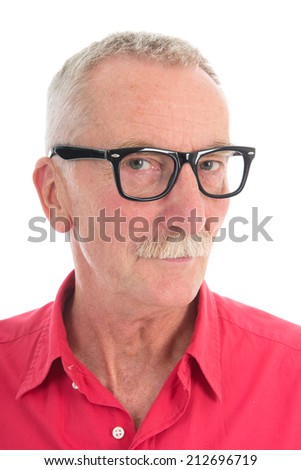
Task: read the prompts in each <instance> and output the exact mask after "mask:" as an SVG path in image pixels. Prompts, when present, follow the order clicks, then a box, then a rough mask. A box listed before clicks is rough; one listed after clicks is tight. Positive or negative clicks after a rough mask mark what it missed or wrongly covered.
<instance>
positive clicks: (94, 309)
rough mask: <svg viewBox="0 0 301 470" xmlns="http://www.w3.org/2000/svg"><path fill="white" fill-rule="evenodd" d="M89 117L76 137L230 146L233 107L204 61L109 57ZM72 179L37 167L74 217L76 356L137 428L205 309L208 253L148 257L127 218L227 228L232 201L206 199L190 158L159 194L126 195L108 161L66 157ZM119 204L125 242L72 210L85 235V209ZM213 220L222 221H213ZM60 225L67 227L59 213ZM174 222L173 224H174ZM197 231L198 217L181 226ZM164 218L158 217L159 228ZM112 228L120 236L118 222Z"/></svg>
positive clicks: (70, 319) (95, 75)
mask: <svg viewBox="0 0 301 470" xmlns="http://www.w3.org/2000/svg"><path fill="white" fill-rule="evenodd" d="M90 79H91V86H90V89H89V95H90V96H89V97H88V98H89V99H91V100H93V115H91V126H90V127H89V129H86V130H83V132H82V134H81V135H80V136H79V138H78V140H77V142H73V143H74V144H76V145H81V146H87V147H96V148H118V147H122V146H134V145H140V144H141V145H148V146H152V147H157V148H164V149H170V150H178V151H184V152H185V151H186V152H188V151H194V150H200V149H206V148H211V147H214V146H216V144H224V145H227V144H228V143H229V129H228V112H227V106H226V102H225V99H224V96H223V94H222V92H221V90H220V88H219V87H218V86H217V85H216V84H215V83H214V82H213V81H212V80H211V79H210V77H208V75H206V74H205V73H204V72H203V71H202V70H200V69H196V68H182V67H178V66H168V65H162V64H158V63H154V62H146V61H142V60H138V59H136V58H133V57H115V58H108V59H106V60H105V61H103V62H102V63H101V64H100V65H98V66H97V67H95V68H94V69H93V70H92V72H91V74H90ZM68 165H71V167H70V171H68V178H66V177H65V176H64V172H62V171H61V169H60V167H59V166H58V165H57V163H56V159H55V158H54V159H48V158H42V159H40V160H39V161H38V162H37V165H36V169H35V172H34V182H35V184H36V187H37V190H38V193H39V196H40V199H41V202H42V206H43V208H44V211H45V213H46V215H47V216H49V211H50V208H55V210H56V215H57V216H64V217H66V218H67V219H68V220H69V222H70V227H71V246H72V252H73V256H74V263H75V270H76V287H75V294H74V296H73V298H72V299H71V301H70V303H69V304H68V306H66V309H65V312H64V319H65V325H66V330H67V335H68V341H69V344H70V346H71V348H72V350H73V352H74V354H75V355H76V356H77V357H78V358H79V359H80V360H81V361H82V362H83V363H84V364H85V365H86V367H88V368H89V369H90V370H91V372H92V373H93V374H94V375H95V376H96V377H97V378H98V379H99V380H100V381H101V382H102V383H103V384H104V385H105V386H106V387H107V388H108V389H109V390H110V391H111V392H112V393H113V395H114V396H115V397H116V398H117V399H118V400H119V402H120V403H121V404H122V405H123V406H124V407H125V408H126V409H127V411H128V412H129V413H130V415H131V416H132V418H133V422H134V425H135V427H136V428H138V427H139V425H140V424H141V422H142V420H143V418H144V417H145V415H146V413H147V411H148V410H149V408H150V406H151V404H152V402H153V401H154V400H155V398H156V396H157V395H158V393H159V391H160V388H161V387H162V385H163V383H164V382H165V380H166V378H167V376H168V375H169V374H170V372H171V370H172V369H173V368H174V366H175V365H176V363H177V362H178V361H179V359H180V358H181V356H182V355H183V353H184V352H185V349H186V348H187V346H188V345H189V342H190V340H191V337H192V334H193V329H194V323H195V318H196V313H197V301H196V297H197V293H198V290H199V287H200V285H201V284H202V282H203V279H204V275H205V270H206V265H207V258H200V257H198V258H185V259H180V260H158V259H142V258H138V257H137V255H136V254H135V250H136V244H135V242H133V241H131V240H130V239H129V237H128V233H127V230H128V221H129V220H130V218H132V217H135V216H137V215H139V216H143V217H144V218H146V219H147V220H148V221H149V224H150V226H151V224H152V222H153V221H154V219H155V218H156V217H160V216H164V217H165V218H166V219H168V218H170V217H174V216H180V217H183V218H185V217H186V218H187V217H188V216H189V214H190V213H191V211H192V210H195V211H196V215H197V216H198V217H201V218H202V223H201V224H198V228H206V229H207V230H209V231H210V232H211V234H213V233H214V232H216V230H217V229H218V227H219V226H220V225H221V223H222V221H223V219H224V217H225V215H226V212H227V209H228V201H227V200H218V199H212V198H208V197H206V196H204V195H202V194H201V193H200V192H199V190H198V187H197V182H196V179H195V176H194V174H193V172H192V169H191V167H190V166H189V165H188V164H185V165H184V167H183V168H182V170H181V172H180V175H179V178H178V180H177V182H176V184H175V186H174V188H173V189H172V191H171V192H170V193H169V194H168V195H167V196H165V197H164V198H163V199H160V200H158V201H152V202H144V203H141V202H135V201H128V200H126V199H124V198H122V197H121V196H120V195H119V194H118V192H117V189H116V187H115V183H114V179H113V172H112V169H111V166H110V164H109V163H108V162H95V161H77V162H69V163H68ZM102 208H105V209H106V215H113V214H114V211H115V210H116V209H118V208H120V209H121V215H122V216H125V217H126V218H127V223H125V224H122V235H124V236H125V237H126V241H125V242H124V243H121V242H119V241H117V240H115V239H114V237H113V238H112V241H111V242H110V243H106V242H104V241H103V240H101V239H100V238H99V235H98V232H99V227H98V226H95V234H94V238H95V239H94V241H93V242H90V243H80V242H78V241H77V240H76V239H75V237H74V232H73V231H74V224H73V217H74V216H78V217H79V218H80V219H79V220H80V232H81V234H82V236H84V234H87V233H88V220H87V217H88V216H94V217H97V216H98V215H99V211H100V210H101V209H102ZM209 217H218V219H219V223H217V224H214V225H213V224H211V225H210V226H208V218H209ZM54 225H55V228H56V229H57V230H60V231H63V230H65V226H64V225H63V224H60V223H59V222H56V223H54ZM175 225H176V224H175ZM180 226H181V228H182V229H184V230H185V231H187V232H190V231H191V224H189V223H188V222H185V223H181V224H180ZM165 231H166V225H164V224H160V232H161V233H164V232H165ZM106 234H107V235H108V236H110V235H113V224H107V226H106Z"/></svg>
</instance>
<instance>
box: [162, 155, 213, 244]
mask: <svg viewBox="0 0 301 470" xmlns="http://www.w3.org/2000/svg"><path fill="white" fill-rule="evenodd" d="M206 199H208V198H207V197H206V196H204V195H203V194H202V193H201V192H200V190H199V187H198V182H197V179H196V176H195V174H194V172H193V170H192V168H191V166H190V164H189V163H184V165H183V166H182V168H181V170H180V172H179V175H178V178H177V181H176V182H175V184H174V186H173V188H172V189H171V191H170V192H169V193H168V194H167V196H165V198H163V200H164V203H165V205H164V212H165V216H167V217H169V220H172V221H173V225H174V226H179V227H181V228H183V229H184V230H185V232H186V233H190V234H191V235H193V234H195V233H197V232H198V231H200V230H202V229H203V228H204V226H205V222H206V216H205V206H206Z"/></svg>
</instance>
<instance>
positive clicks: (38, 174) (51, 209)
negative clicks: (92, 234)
mask: <svg viewBox="0 0 301 470" xmlns="http://www.w3.org/2000/svg"><path fill="white" fill-rule="evenodd" d="M33 182H34V184H35V187H36V190H37V192H38V195H39V198H40V201H41V205H42V208H43V211H44V213H45V215H46V217H47V219H48V220H49V221H50V223H51V225H52V227H53V228H54V229H55V230H57V231H58V232H62V233H64V232H68V231H69V230H70V229H71V225H72V224H71V218H70V217H68V212H67V211H66V210H65V208H64V201H62V200H61V197H60V192H61V191H60V190H59V189H60V188H59V186H60V183H61V181H60V180H59V177H58V173H57V171H56V169H55V167H54V164H53V162H52V161H51V159H49V158H47V157H44V158H40V159H39V160H38V161H37V163H36V166H35V170H34V172H33Z"/></svg>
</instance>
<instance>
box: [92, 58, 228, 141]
mask: <svg viewBox="0 0 301 470" xmlns="http://www.w3.org/2000/svg"><path fill="white" fill-rule="evenodd" d="M89 78H90V86H89V95H90V96H89V100H90V101H92V103H93V106H92V108H93V124H92V126H91V128H90V129H89V131H88V134H87V135H86V137H87V138H88V139H89V140H90V142H89V145H92V144H93V142H91V140H94V139H95V138H96V139H100V138H101V140H102V146H106V147H108V146H109V147H112V146H118V141H120V143H122V142H123V141H124V139H125V140H126V141H131V140H133V139H134V140H135V141H137V140H138V141H139V140H141V141H147V142H149V143H150V144H152V145H155V146H157V147H158V146H160V147H169V148H172V149H174V150H176V149H178V150H180V149H179V146H182V147H183V146H185V145H189V148H187V150H191V146H192V145H193V146H197V147H198V148H199V146H200V145H201V144H202V145H205V142H199V143H198V142H197V140H198V139H197V136H199V138H200V135H201V134H202V135H203V139H200V140H205V141H206V140H210V139H213V140H216V141H222V140H224V139H226V140H227V134H228V112H227V106H226V102H225V99H224V96H223V94H222V92H221V90H220V88H219V87H218V86H217V85H216V84H215V83H214V82H213V80H212V79H211V78H210V77H209V76H208V75H207V74H206V73H205V72H204V71H202V70H201V69H199V68H192V67H186V68H184V67H181V66H174V65H173V66H171V65H166V64H161V63H157V62H151V61H142V60H139V59H137V58H134V57H114V58H109V59H106V60H104V61H103V62H102V63H101V64H100V65H98V66H97V67H95V68H94V69H93V70H92V71H91V73H90V77H89ZM95 132H97V133H98V134H97V137H96V136H95ZM213 134H214V135H213ZM169 141H171V142H170V143H169ZM208 143H209V142H208ZM94 145H99V142H95V143H94ZM170 145H172V147H170Z"/></svg>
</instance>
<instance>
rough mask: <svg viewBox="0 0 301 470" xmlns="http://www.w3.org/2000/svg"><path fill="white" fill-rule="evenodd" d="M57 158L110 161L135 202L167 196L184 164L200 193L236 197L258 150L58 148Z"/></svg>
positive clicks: (126, 195)
mask: <svg viewBox="0 0 301 470" xmlns="http://www.w3.org/2000/svg"><path fill="white" fill-rule="evenodd" d="M54 155H58V156H59V157H61V158H63V159H64V160H85V159H90V160H91V159H92V160H94V159H101V160H108V161H109V162H110V163H111V165H112V166H113V170H114V177H115V183H116V186H117V189H118V192H119V194H120V195H121V196H122V197H124V198H126V199H130V200H133V201H154V200H156V199H160V198H162V197H164V196H166V194H168V193H169V191H170V190H171V189H172V188H173V186H174V184H175V182H176V180H177V177H178V175H179V172H180V170H181V168H182V166H183V165H184V163H189V164H190V165H191V168H192V170H193V172H194V174H195V176H196V179H197V182H198V187H199V190H200V191H201V192H202V193H203V194H205V195H206V196H208V197H211V198H216V199H222V198H229V197H232V196H235V195H236V194H238V193H240V192H241V191H242V189H243V188H244V186H245V183H246V181H247V177H248V173H249V169H250V165H251V163H252V160H253V158H254V157H255V148H253V147H237V146H226V147H216V148H211V149H206V150H198V151H195V152H174V151H171V150H163V149H157V148H147V147H134V148H120V149H113V150H102V149H95V148H86V147H73V146H66V145H57V146H55V147H53V148H52V149H51V150H50V152H49V157H53V156H54Z"/></svg>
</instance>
